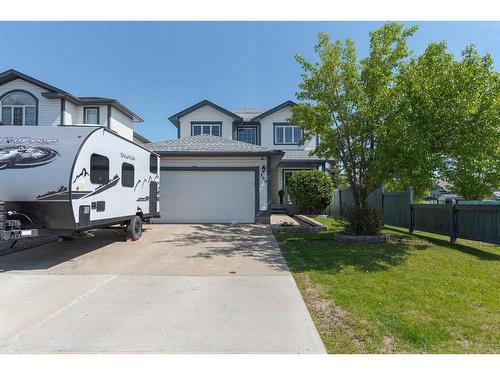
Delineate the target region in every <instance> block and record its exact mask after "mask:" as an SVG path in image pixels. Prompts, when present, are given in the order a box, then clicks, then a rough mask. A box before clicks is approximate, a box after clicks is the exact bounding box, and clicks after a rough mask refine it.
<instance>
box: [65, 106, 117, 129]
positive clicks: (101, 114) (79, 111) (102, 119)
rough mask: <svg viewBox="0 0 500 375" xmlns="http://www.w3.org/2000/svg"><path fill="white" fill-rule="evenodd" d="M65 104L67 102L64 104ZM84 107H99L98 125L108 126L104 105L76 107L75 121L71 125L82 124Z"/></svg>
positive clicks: (106, 107) (106, 111)
mask: <svg viewBox="0 0 500 375" xmlns="http://www.w3.org/2000/svg"><path fill="white" fill-rule="evenodd" d="M66 104H67V102H66ZM85 107H93V108H95V107H99V125H103V126H107V125H108V106H106V105H101V106H97V105H86V106H78V107H76V121H75V122H74V123H73V124H83V123H84V121H83V109H84V108H85Z"/></svg>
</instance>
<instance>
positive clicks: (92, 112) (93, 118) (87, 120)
mask: <svg viewBox="0 0 500 375" xmlns="http://www.w3.org/2000/svg"><path fill="white" fill-rule="evenodd" d="M83 123H84V124H93V125H99V107H85V108H83Z"/></svg>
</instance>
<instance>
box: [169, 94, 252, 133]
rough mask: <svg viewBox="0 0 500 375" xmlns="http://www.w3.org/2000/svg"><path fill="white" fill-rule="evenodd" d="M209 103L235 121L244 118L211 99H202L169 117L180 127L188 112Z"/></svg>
mask: <svg viewBox="0 0 500 375" xmlns="http://www.w3.org/2000/svg"><path fill="white" fill-rule="evenodd" d="M206 105H208V106H209V107H212V108H213V109H215V110H217V111H219V112H222V113H224V114H226V115H228V116H229V117H232V118H233V119H234V120H235V121H243V119H242V118H241V117H240V116H238V115H237V114H235V113H233V112H231V111H228V110H227V109H224V108H222V107H220V106H218V105H217V104H215V103H212V102H211V101H209V100H206V99H205V100H202V101H201V102H199V103H196V104H195V105H193V106H191V107H189V108H187V109H185V110H183V111H180V112H178V113H176V114H175V115H172V116H170V117H169V118H168V119H169V120H170V121H171V122H172V124H174V125H175V126H176V127H179V124H180V123H179V119H180V118H181V117H183V116H186V115H187V114H189V113H191V112H194V111H196V110H197V109H199V108H201V107H204V106H206Z"/></svg>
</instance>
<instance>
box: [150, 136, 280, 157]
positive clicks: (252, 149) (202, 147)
mask: <svg viewBox="0 0 500 375" xmlns="http://www.w3.org/2000/svg"><path fill="white" fill-rule="evenodd" d="M146 147H147V148H148V149H150V150H152V151H156V152H159V153H173V154H175V153H213V154H218V153H220V154H223V153H258V154H267V153H276V154H279V153H280V151H276V150H271V149H269V148H267V147H263V146H258V145H253V144H250V143H245V142H240V141H234V140H232V139H228V138H222V137H216V136H213V135H207V134H204V135H194V136H191V137H185V138H179V139H173V140H169V141H163V142H153V143H149V144H147V145H146Z"/></svg>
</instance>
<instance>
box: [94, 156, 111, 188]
mask: <svg viewBox="0 0 500 375" xmlns="http://www.w3.org/2000/svg"><path fill="white" fill-rule="evenodd" d="M90 182H92V183H93V184H99V185H102V184H107V183H108V182H109V159H108V158H107V157H105V156H102V155H99V154H92V155H91V156H90Z"/></svg>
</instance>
